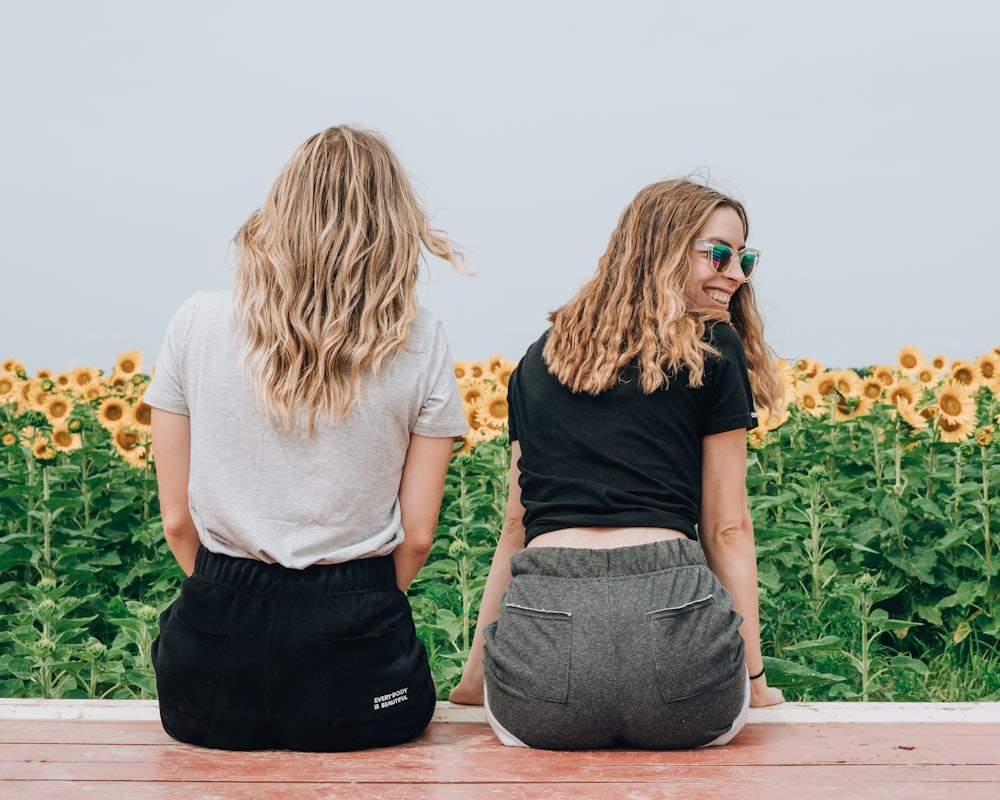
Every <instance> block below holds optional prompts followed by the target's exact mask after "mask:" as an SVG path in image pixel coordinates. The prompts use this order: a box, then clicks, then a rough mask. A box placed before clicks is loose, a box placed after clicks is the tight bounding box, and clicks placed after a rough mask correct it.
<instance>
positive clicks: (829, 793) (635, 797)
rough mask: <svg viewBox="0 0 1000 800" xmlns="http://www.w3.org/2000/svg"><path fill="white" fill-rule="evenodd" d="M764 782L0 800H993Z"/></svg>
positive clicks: (62, 791) (981, 795)
mask: <svg viewBox="0 0 1000 800" xmlns="http://www.w3.org/2000/svg"><path fill="white" fill-rule="evenodd" d="M780 778H781V776H778V778H777V779H775V780H773V781H772V782H769V783H761V782H759V781H755V780H748V779H740V780H736V781H728V782H725V783H713V782H704V783H699V784H692V783H686V784H675V785H671V784H660V785H650V784H635V783H617V784H599V785H595V784H586V783H568V784H560V785H553V784H546V783H541V784H538V783H536V784H522V785H518V786H510V785H508V784H503V783H498V784H476V785H474V786H469V785H451V786H441V785H429V784H426V785H413V784H411V785H399V784H364V785H360V786H358V785H354V786H331V785H329V784H315V783H314V784H295V785H292V786H281V785H274V784H266V785H261V784H255V783H239V784H237V783H232V784H218V783H209V784H206V783H199V782H197V781H191V782H188V783H184V784H176V783H169V784H164V783H155V782H140V783H112V782H95V783H88V782H67V783H60V782H55V781H42V782H25V783H17V784H5V783H0V798H2V799H3V800H15V799H16V800H23V799H24V798H31V800H67V798H73V800H80V798H83V799H86V798H99V800H119V799H121V800H126V799H127V800H136V798H142V800H176V798H184V800H208V799H209V798H211V800H260V798H262V797H266V798H268V800H340V798H344V799H345V800H428V799H429V798H447V799H448V800H466V799H468V800H481V799H482V798H487V799H488V798H502V799H503V800H660V798H664V799H665V800H672V799H673V798H685V800H816V799H817V798H837V800H841V799H842V798H843V797H844V796H849V797H850V798H851V800H899V799H900V798H908V799H910V800H941V798H942V797H946V796H949V795H951V794H953V793H954V794H956V795H959V796H961V797H962V800H996V798H997V796H998V795H997V786H996V784H982V783H973V782H956V783H950V784H947V785H942V784H940V783H923V784H919V783H907V784H905V785H898V784H866V783H858V782H856V781H857V778H856V777H855V776H843V778H842V779H838V780H833V781H830V780H826V779H823V780H814V781H811V782H807V783H791V784H789V783H786V782H784V781H783V780H781V779H780Z"/></svg>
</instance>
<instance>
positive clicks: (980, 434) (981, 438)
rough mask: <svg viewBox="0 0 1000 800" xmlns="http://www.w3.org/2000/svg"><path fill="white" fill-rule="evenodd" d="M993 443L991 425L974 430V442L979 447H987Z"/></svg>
mask: <svg viewBox="0 0 1000 800" xmlns="http://www.w3.org/2000/svg"><path fill="white" fill-rule="evenodd" d="M992 443H993V426H992V425H987V426H986V427H985V428H980V429H979V430H978V431H976V444H978V445H980V446H981V447H989V446H990V445H991V444H992Z"/></svg>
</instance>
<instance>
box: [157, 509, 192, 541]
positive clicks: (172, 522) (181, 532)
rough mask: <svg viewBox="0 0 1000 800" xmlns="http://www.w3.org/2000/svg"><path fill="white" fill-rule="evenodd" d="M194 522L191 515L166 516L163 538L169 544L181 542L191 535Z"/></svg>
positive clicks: (164, 518) (164, 517)
mask: <svg viewBox="0 0 1000 800" xmlns="http://www.w3.org/2000/svg"><path fill="white" fill-rule="evenodd" d="M192 530H194V521H193V520H192V519H191V516H190V515H189V514H164V515H163V536H164V537H165V538H166V540H167V541H168V542H179V541H183V540H184V539H186V538H187V537H188V536H190V535H191V531H192Z"/></svg>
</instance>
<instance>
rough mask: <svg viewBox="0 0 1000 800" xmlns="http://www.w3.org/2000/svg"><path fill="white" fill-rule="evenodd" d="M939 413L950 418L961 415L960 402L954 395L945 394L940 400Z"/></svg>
mask: <svg viewBox="0 0 1000 800" xmlns="http://www.w3.org/2000/svg"><path fill="white" fill-rule="evenodd" d="M941 411H942V412H943V413H945V414H948V415H949V416H952V417H957V416H958V415H959V414H961V413H962V401H961V400H959V399H958V398H957V397H955V396H954V395H950V394H946V395H944V396H943V397H942V398H941Z"/></svg>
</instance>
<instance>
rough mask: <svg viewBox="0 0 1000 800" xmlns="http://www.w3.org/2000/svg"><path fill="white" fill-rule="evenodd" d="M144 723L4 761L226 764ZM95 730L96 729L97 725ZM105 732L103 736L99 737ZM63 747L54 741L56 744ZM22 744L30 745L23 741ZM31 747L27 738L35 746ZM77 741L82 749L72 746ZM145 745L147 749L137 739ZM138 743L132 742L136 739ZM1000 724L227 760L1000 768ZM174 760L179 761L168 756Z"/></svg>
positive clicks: (432, 746)
mask: <svg viewBox="0 0 1000 800" xmlns="http://www.w3.org/2000/svg"><path fill="white" fill-rule="evenodd" d="M40 724H44V725H46V726H60V725H62V726H65V725H66V723H63V722H45V723H31V725H32V726H37V725H40ZM109 724H113V725H116V726H119V727H122V726H138V725H144V724H146V723H134V722H130V723H95V722H77V723H72V726H73V727H72V732H73V734H74V735H72V736H69V735H64V736H61V737H54V736H49V735H39V732H38V731H37V730H32V731H29V732H28V735H26V736H21V737H16V736H9V737H6V739H7V741H6V742H5V743H4V746H3V747H2V748H0V763H2V762H3V761H8V760H15V761H22V760H24V759H29V758H34V757H38V756H40V755H42V754H44V756H45V757H46V758H47V759H49V760H69V761H82V760H85V761H90V762H94V761H110V762H114V761H116V760H127V761H130V762H136V761H156V762H160V761H163V760H164V759H165V758H169V760H171V761H172V762H175V763H176V762H179V761H183V762H185V763H190V764H193V765H197V764H201V763H205V764H211V763H215V762H218V761H220V758H219V751H213V750H205V749H202V748H196V747H190V746H188V745H182V744H179V743H177V742H174V741H172V740H171V739H169V738H167V737H166V736H161V737H159V738H157V739H156V740H155V742H150V743H148V744H147V743H143V742H146V741H148V739H147V738H146V734H145V733H142V734H141V735H139V736H138V737H133V736H131V735H123V736H119V737H109V736H106V730H105V728H104V726H106V725H109ZM91 726H95V728H94V729H91ZM95 731H96V735H95ZM55 738H58V739H60V740H61V741H60V742H57V743H51V742H50V741H49V740H50V739H55ZM18 739H20V741H17V740H18ZM26 739H27V740H28V741H25V740H26ZM70 739H75V741H76V742H78V743H71V742H69V741H68V740H70ZM135 739H138V740H139V742H140V743H138V744H136V743H134V741H135ZM129 740H132V741H131V742H130V741H129ZM998 741H1000V726H997V725H976V724H957V725H944V724H913V725H900V726H894V725H881V724H880V725H835V724H823V725H762V726H753V727H750V728H748V729H746V730H745V731H744V732H743V733H742V734H741V735H740V737H738V738H737V739H736V741H735V742H733V744H731V745H730V746H728V747H724V748H709V749H703V750H680V751H662V752H660V751H642V750H602V751H580V752H547V751H538V750H523V749H519V748H505V747H503V746H501V745H500V744H499V743H498V742H497V741H496V739H495V738H494V737H493V735H492V733H491V732H490V731H489V729H488V728H487V727H486V726H485V725H482V724H474V723H453V724H435V725H432V726H431V728H430V729H429V730H428V732H427V733H426V734H425V735H424V736H422V737H420V738H419V739H417V740H416V741H415V742H412V743H410V744H407V745H402V746H399V747H395V748H391V749H390V750H369V751H361V752H357V753H338V754H317V753H287V752H269V753H268V752H265V753H227V754H226V757H225V759H224V761H225V763H227V764H230V765H234V766H237V767H239V768H241V769H242V768H245V766H247V765H250V766H257V767H266V766H267V765H272V764H277V765H285V766H288V767H292V766H293V765H294V766H295V767H296V768H301V769H308V768H310V767H311V766H316V765H323V764H330V763H339V764H353V765H356V766H357V767H358V768H359V769H364V768H366V767H368V768H373V769H382V768H383V765H384V764H385V762H386V759H387V758H388V757H389V756H388V755H387V754H388V753H392V755H391V759H392V761H393V763H394V764H396V765H398V766H400V767H407V768H409V767H415V766H419V765H421V764H428V763H430V764H433V765H437V766H444V765H460V766H468V765H470V764H474V763H479V762H481V763H482V764H483V765H484V766H487V767H490V768H500V769H502V768H508V767H509V768H513V769H521V768H523V767H524V766H525V765H526V764H534V765H545V764H548V763H552V764H556V765H560V766H563V767H578V766H586V765H598V766H599V765H606V766H613V765H618V766H632V767H635V766H640V765H664V764H706V765H707V764H720V765H726V764H742V765H752V764H768V763H771V764H774V763H784V764H817V763H834V764H836V763H857V764H865V763H877V764H883V763H899V764H920V763H951V764H997V763H998V762H1000V754H998V751H1000V747H998V745H997V742H998ZM165 754H169V755H165Z"/></svg>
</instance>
